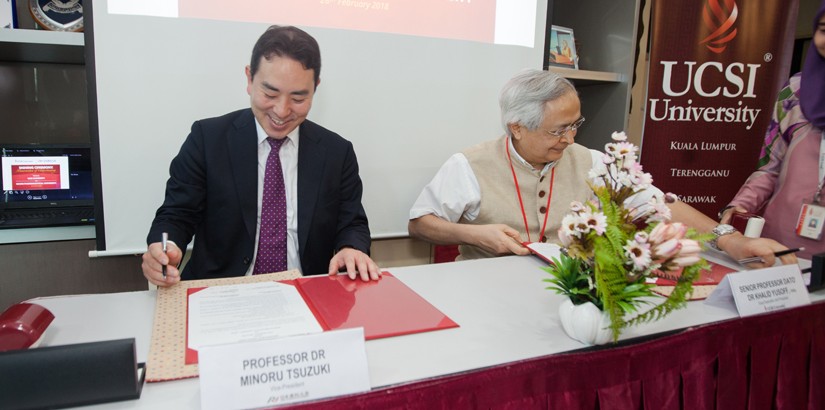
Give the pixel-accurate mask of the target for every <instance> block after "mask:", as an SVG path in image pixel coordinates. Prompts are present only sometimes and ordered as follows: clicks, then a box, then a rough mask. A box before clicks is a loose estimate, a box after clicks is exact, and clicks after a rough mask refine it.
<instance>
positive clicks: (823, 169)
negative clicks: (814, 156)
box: [813, 131, 825, 204]
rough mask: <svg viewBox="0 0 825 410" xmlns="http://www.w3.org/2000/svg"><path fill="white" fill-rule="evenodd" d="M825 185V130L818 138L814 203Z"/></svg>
mask: <svg viewBox="0 0 825 410" xmlns="http://www.w3.org/2000/svg"><path fill="white" fill-rule="evenodd" d="M823 185H825V131H822V139H820V140H819V185H817V187H816V192H814V201H813V202H814V203H815V204H818V203H819V201H820V195H821V194H822V186H823Z"/></svg>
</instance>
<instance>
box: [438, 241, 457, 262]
mask: <svg viewBox="0 0 825 410" xmlns="http://www.w3.org/2000/svg"><path fill="white" fill-rule="evenodd" d="M457 256H458V245H434V246H433V263H444V262H455V258H456V257H457Z"/></svg>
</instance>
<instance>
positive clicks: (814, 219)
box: [720, 0, 825, 259]
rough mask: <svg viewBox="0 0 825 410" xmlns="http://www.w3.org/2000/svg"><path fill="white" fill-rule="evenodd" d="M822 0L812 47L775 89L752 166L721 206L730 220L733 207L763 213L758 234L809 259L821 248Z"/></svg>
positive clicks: (824, 140) (824, 199) (824, 245)
mask: <svg viewBox="0 0 825 410" xmlns="http://www.w3.org/2000/svg"><path fill="white" fill-rule="evenodd" d="M823 184H825V0H823V2H822V4H821V5H820V6H819V10H818V11H817V13H816V17H815V18H814V34H813V41H811V48H810V49H809V50H808V53H807V56H806V58H805V62H804V65H803V66H802V72H801V73H797V74H795V75H793V76H792V77H791V78H790V80H789V81H788V83H787V84H786V85H785V87H784V88H783V89H782V90H781V91H779V95H778V97H777V101H776V106H775V109H774V112H773V116H772V118H771V123H770V126H769V127H768V132H767V134H766V135H765V142H764V144H763V146H762V152H761V154H760V158H759V169H757V170H756V171H755V172H754V173H753V174H751V176H750V177H748V180H747V181H745V184H744V185H742V188H741V189H740V190H739V192H738V193H737V194H736V196H735V197H734V198H733V200H732V201H731V203H730V204H729V205H728V206H727V207H726V208H725V209H724V210H723V211H722V212H720V219H721V222H722V223H730V222H729V221H730V220H731V217H732V216H733V213H734V212H741V213H748V212H750V213H758V214H762V215H763V216H764V218H765V226H764V228H763V230H762V236H763V237H767V238H771V239H774V240H776V241H778V242H780V243H782V244H784V245H785V246H788V247H792V248H793V247H804V248H805V250H804V251H802V252H799V253H798V254H797V255H798V256H799V257H801V258H806V259H810V258H811V256H812V255H814V254H818V253H822V252H825V240H823V229H822V226H823V223H824V222H825V192H823Z"/></svg>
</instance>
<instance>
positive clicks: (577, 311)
mask: <svg viewBox="0 0 825 410" xmlns="http://www.w3.org/2000/svg"><path fill="white" fill-rule="evenodd" d="M559 317H560V318H561V326H562V327H563V328H564V331H565V332H566V333H567V335H568V336H570V337H571V338H573V339H576V340H578V341H580V342H582V343H584V344H586V345H601V344H605V343H607V342H609V341H610V340H611V336H612V334H611V331H610V315H609V314H607V312H602V311H601V310H599V308H597V307H596V305H594V304H592V303H590V302H587V303H583V304H581V305H574V304H573V302H572V301H571V300H570V299H569V298H568V299H565V300H564V302H563V303H562V304H561V306H559Z"/></svg>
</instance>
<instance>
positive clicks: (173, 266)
mask: <svg viewBox="0 0 825 410" xmlns="http://www.w3.org/2000/svg"><path fill="white" fill-rule="evenodd" d="M182 257H183V252H181V250H180V248H178V247H177V245H175V244H174V243H173V242H167V244H166V253H163V246H162V245H161V243H160V242H155V243H153V244H151V245H149V249H148V250H147V251H146V253H144V254H143V264H142V265H141V268H142V269H143V276H145V277H146V279H147V280H148V281H149V282H150V283H152V284H154V285H156V286H172V285H174V284H176V283H178V282H180V271H179V270H178V265H179V264H180V260H181V258H182ZM164 263H165V264H166V265H167V266H166V278H164V277H163V264H164Z"/></svg>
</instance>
